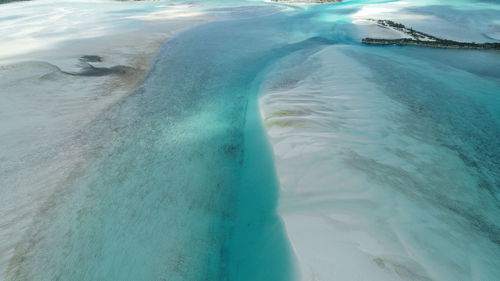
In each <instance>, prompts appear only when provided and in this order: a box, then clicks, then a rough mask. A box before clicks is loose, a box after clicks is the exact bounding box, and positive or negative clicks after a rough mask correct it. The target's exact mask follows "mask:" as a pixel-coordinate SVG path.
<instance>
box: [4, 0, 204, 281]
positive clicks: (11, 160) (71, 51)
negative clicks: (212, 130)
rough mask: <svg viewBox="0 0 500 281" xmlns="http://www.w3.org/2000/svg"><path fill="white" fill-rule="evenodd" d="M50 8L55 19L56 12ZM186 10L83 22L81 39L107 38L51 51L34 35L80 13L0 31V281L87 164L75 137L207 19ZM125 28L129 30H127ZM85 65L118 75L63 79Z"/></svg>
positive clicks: (56, 42)
mask: <svg viewBox="0 0 500 281" xmlns="http://www.w3.org/2000/svg"><path fill="white" fill-rule="evenodd" d="M30 4H31V3H30V2H24V3H14V4H9V6H8V8H9V9H11V12H12V13H20V14H22V13H25V11H29V10H27V9H29V8H30ZM34 4H38V3H34ZM106 4H107V3H105V4H103V6H104V5H106ZM134 4H136V5H141V3H134ZM134 4H126V3H118V2H115V3H114V5H115V6H116V7H112V8H117V9H119V8H120V5H128V6H126V7H124V8H127V7H129V8H130V7H131V6H133V5H134ZM5 7H7V6H5ZM137 7H140V6H137ZM2 8H4V7H2ZM105 8H106V9H109V8H108V7H105ZM33 9H34V10H35V9H37V8H33ZM46 9H48V10H50V9H52V8H51V7H46ZM53 9H54V10H55V11H54V13H57V9H59V8H57V7H54V8H53ZM188 9H189V10H188ZM193 10H196V9H194V8H192V7H190V6H188V5H181V6H170V7H154V8H153V9H151V10H146V11H145V13H142V14H139V15H137V14H134V16H140V18H134V19H130V18H129V16H128V15H127V14H125V13H124V14H123V15H119V16H115V17H114V18H113V19H111V20H109V21H108V22H105V23H104V24H103V26H95V25H94V23H93V22H92V21H91V20H89V23H85V24H82V23H80V25H82V30H84V31H85V32H87V33H88V32H92V28H97V29H101V30H103V29H106V32H104V34H101V35H99V36H97V37H90V38H85V37H86V36H84V34H83V33H81V35H82V36H79V34H78V33H79V32H82V30H77V31H76V32H75V33H74V34H71V33H66V34H63V35H62V36H60V37H53V38H52V39H51V40H52V41H51V40H50V39H49V40H48V41H49V43H50V42H53V43H52V44H46V43H45V41H47V39H45V38H43V36H40V35H43V32H44V31H45V30H49V32H50V28H49V29H45V27H49V26H50V25H51V24H52V23H53V22H55V21H64V20H71V18H72V17H73V18H77V17H79V15H80V13H83V14H85V10H84V11H82V12H80V11H66V12H67V13H66V14H65V15H64V17H63V18H61V17H55V18H54V19H53V21H50V20H48V21H42V22H40V23H39V24H38V29H36V30H34V29H33V27H32V26H29V25H26V26H24V25H23V23H22V22H19V23H17V22H16V21H12V22H9V24H6V25H4V29H6V30H4V31H5V33H3V34H6V35H7V34H9V35H10V38H9V37H8V39H7V38H0V41H3V40H6V42H9V44H8V46H4V48H3V49H2V55H1V57H0V87H1V89H2V90H1V91H0V98H2V100H3V102H2V103H1V104H0V116H1V118H0V128H1V132H0V138H1V139H2V142H1V144H0V159H2V161H1V164H0V186H2V187H3V188H2V189H1V190H0V192H1V193H0V198H1V199H0V213H2V218H0V240H1V241H4V242H8V243H2V246H1V247H0V253H1V255H0V279H2V280H3V279H4V278H5V276H6V275H5V274H6V273H7V271H8V270H9V269H8V267H9V264H12V263H13V262H15V261H14V260H13V258H14V259H15V257H13V255H14V252H15V249H16V244H17V243H18V242H19V241H20V240H21V239H22V238H23V236H22V235H21V236H20V235H19V233H23V232H25V230H26V229H27V228H29V227H30V225H31V224H32V222H33V219H36V216H37V213H38V212H40V208H41V206H42V204H44V203H43V202H45V201H47V198H49V197H50V196H52V194H53V192H55V191H56V190H57V192H61V190H60V189H58V186H60V185H61V184H63V183H64V182H67V181H68V180H71V177H73V176H74V171H75V169H77V168H78V167H81V166H82V165H85V163H86V161H87V159H86V158H88V157H89V156H91V155H92V154H94V153H96V151H94V150H95V149H96V147H97V148H98V146H99V145H97V146H96V145H95V144H92V145H91V144H89V143H88V138H87V137H84V136H83V135H82V131H85V130H86V129H85V128H86V127H87V126H88V125H89V124H90V123H91V122H93V121H94V120H95V119H96V118H99V116H100V115H101V113H102V112H104V111H105V110H106V108H108V107H110V106H111V105H113V104H115V103H116V102H118V101H120V100H121V99H123V98H124V97H126V96H127V95H128V94H130V93H131V92H132V91H133V90H134V89H135V88H136V87H137V86H138V85H139V84H140V83H141V82H142V81H143V80H144V78H145V77H146V75H147V74H148V72H149V70H150V69H151V67H152V64H153V58H154V56H155V55H156V54H157V53H158V51H159V50H160V47H161V45H162V44H163V42H165V41H166V40H168V39H169V38H171V37H173V36H174V35H175V34H177V33H179V32H181V31H183V30H186V29H188V28H190V27H193V26H195V25H197V24H199V23H201V22H206V21H208V20H210V19H209V18H208V17H206V16H204V15H203V13H201V12H199V13H193ZM97 11H99V7H97ZM35 12H36V10H35ZM184 12H185V14H183V13H184ZM26 16H29V15H26ZM47 18H49V17H47ZM96 21H97V22H99V19H96ZM128 21H130V22H132V23H135V25H134V26H133V27H132V28H128V27H127V25H128V23H127V22H128ZM86 24H88V25H90V27H89V28H90V30H89V28H88V27H86V26H85V25H86ZM16 25H17V26H19V27H16ZM76 26H78V25H76ZM16 28H18V29H20V30H17V32H18V33H19V36H17V34H16V33H15V32H16ZM7 31H8V32H10V33H7ZM68 32H70V31H69V30H68ZM7 36H8V35H7ZM37 37H40V39H38V38H37ZM25 38H31V39H30V41H31V42H30V44H32V46H33V48H31V47H30V46H26V44H27V42H26V39H25ZM7 40H8V41H7ZM42 43H43V44H44V45H42ZM85 55H95V56H99V57H101V58H102V61H101V62H98V61H96V62H85V61H83V60H81V59H80V58H81V57H82V56H85ZM89 63H90V64H91V65H92V66H93V67H96V68H99V69H103V70H107V69H114V68H116V67H117V66H120V67H121V68H122V69H124V71H121V70H120V71H118V72H116V73H112V72H110V73H109V75H94V76H79V75H68V74H67V73H79V72H81V71H82V70H84V69H85V67H88V64H89ZM120 67H119V68H118V69H120ZM105 74H106V73H105ZM11 270H12V268H11Z"/></svg>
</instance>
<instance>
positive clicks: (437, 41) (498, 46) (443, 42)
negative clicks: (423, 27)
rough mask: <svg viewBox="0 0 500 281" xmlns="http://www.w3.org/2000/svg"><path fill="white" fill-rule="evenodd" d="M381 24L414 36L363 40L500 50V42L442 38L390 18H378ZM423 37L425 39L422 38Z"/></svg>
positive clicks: (366, 40) (392, 43) (378, 42)
mask: <svg viewBox="0 0 500 281" xmlns="http://www.w3.org/2000/svg"><path fill="white" fill-rule="evenodd" d="M376 22H377V24H378V25H379V26H382V27H392V28H394V29H397V30H399V31H402V32H404V33H406V34H408V35H410V36H411V37H412V38H399V39H378V38H369V37H367V38H363V39H362V40H361V42H362V43H363V44H368V45H398V46H407V45H413V46H423V47H433V48H448V49H478V50H500V43H476V42H458V41H453V40H448V39H441V38H438V37H435V36H432V35H430V34H427V33H423V32H420V31H416V30H413V28H407V27H406V26H404V25H403V24H401V23H396V22H393V21H390V20H377V21H376ZM422 39H423V40H422Z"/></svg>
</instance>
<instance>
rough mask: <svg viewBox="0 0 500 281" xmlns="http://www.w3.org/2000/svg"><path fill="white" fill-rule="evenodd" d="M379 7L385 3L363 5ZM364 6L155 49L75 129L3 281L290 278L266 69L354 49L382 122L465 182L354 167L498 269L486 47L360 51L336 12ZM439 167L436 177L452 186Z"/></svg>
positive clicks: (243, 23) (263, 22)
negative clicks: (71, 157) (131, 86)
mask: <svg viewBox="0 0 500 281" xmlns="http://www.w3.org/2000/svg"><path fill="white" fill-rule="evenodd" d="M383 2H390V1H372V2H370V3H383ZM246 4H248V3H246ZM363 4H365V3H364V2H363V1H346V3H343V4H339V5H335V6H316V7H309V8H298V9H292V10H286V11H285V10H279V9H277V8H275V7H272V6H266V7H262V6H261V7H258V8H256V7H243V8H228V9H227V10H225V12H227V13H220V11H221V10H220V9H216V8H213V11H212V12H213V13H215V14H217V17H218V19H219V20H220V21H217V22H212V23H207V24H203V25H200V26H198V27H195V28H192V29H190V30H187V31H185V32H183V33H181V34H180V35H177V36H176V37H175V38H173V39H171V40H169V41H168V42H166V43H165V44H164V46H163V47H162V50H161V52H160V54H158V56H157V59H156V62H155V65H154V68H153V69H152V71H151V73H150V74H149V75H148V77H147V78H146V80H145V81H144V83H143V84H142V85H141V86H140V87H139V88H138V89H137V90H135V91H134V92H133V94H131V95H130V96H129V97H127V98H126V99H124V100H122V101H120V102H119V103H117V104H115V105H113V106H112V107H111V108H110V109H109V110H108V111H107V112H105V113H103V114H102V116H100V117H99V118H98V119H97V120H95V121H94V122H93V123H92V124H91V125H89V126H88V127H87V128H86V130H85V131H83V132H81V135H80V138H81V145H82V146H83V147H85V148H86V149H88V150H89V151H91V152H92V153H91V154H90V155H88V161H87V163H86V164H84V165H82V167H80V168H79V169H77V170H75V171H74V173H73V174H72V176H71V177H70V178H69V179H68V180H67V181H66V182H65V183H64V186H62V187H61V188H60V192H57V193H55V194H54V195H53V196H52V197H51V198H50V199H49V200H48V202H46V203H45V205H44V206H43V207H42V208H41V210H40V212H39V214H38V216H37V218H36V220H35V222H34V223H33V225H32V226H31V227H30V228H29V229H28V230H27V231H26V233H25V234H24V235H25V238H23V239H24V240H23V242H22V243H20V245H19V246H18V248H17V249H16V254H15V255H14V258H13V259H12V260H11V263H10V265H9V269H8V274H9V278H10V279H11V280H89V281H90V280H123V281H125V280H134V281H138V280H169V281H170V280H173V281H175V280H249V281H250V280H261V281H265V280H269V281H271V280H273V281H279V280H293V279H294V277H295V275H296V272H295V271H296V266H295V264H294V259H295V258H294V256H293V253H292V250H291V249H290V246H289V242H288V240H287V237H286V234H285V231H284V229H283V225H282V223H281V221H280V219H279V217H278V216H277V214H276V206H277V202H278V181H277V178H276V175H275V172H274V164H273V159H272V156H271V155H272V154H271V151H270V148H269V145H268V143H267V139H266V135H265V132H264V130H263V128H262V126H261V123H260V118H259V114H258V108H257V97H258V93H259V90H260V86H261V82H262V80H263V79H264V78H265V77H266V75H267V74H268V72H269V71H270V69H272V66H273V65H275V64H276V63H277V62H279V61H280V60H282V59H284V58H286V57H287V56H289V55H292V54H295V55H297V54H298V55H299V56H300V57H301V58H302V59H304V60H305V59H307V58H308V57H309V56H311V55H312V54H315V53H317V52H319V51H320V50H322V49H324V48H325V47H328V46H335V45H338V46H343V47H345V46H350V47H352V50H347V51H345V54H347V55H348V56H349V57H351V58H353V59H354V60H356V61H357V62H359V63H361V64H362V65H364V66H365V67H366V68H367V69H370V71H371V72H372V73H373V76H372V77H371V79H372V81H371V82H373V83H374V84H376V85H377V87H378V89H379V90H381V91H382V92H383V93H384V95H385V96H386V97H387V98H389V99H390V100H391V101H393V102H394V103H395V104H397V105H398V106H400V107H401V108H405V109H408V111H407V113H406V114H405V115H401V116H397V117H394V118H395V119H397V120H398V124H400V125H401V130H402V132H404V133H405V134H408V135H410V136H413V137H415V138H416V139H419V140H423V141H424V142H425V143H426V144H427V145H429V146H435V147H440V148H443V147H444V148H447V149H449V150H451V151H453V152H454V153H455V154H456V155H457V156H458V159H461V161H463V163H465V164H466V165H467V167H468V170H467V171H468V172H470V174H471V175H472V176H473V178H474V180H473V182H472V183H470V184H467V185H464V186H465V189H459V190H456V189H454V188H453V189H452V187H455V186H448V185H446V184H445V182H444V181H437V180H436V181H422V182H419V181H418V180H415V179H413V178H411V177H401V178H399V177H398V178H397V179H393V178H391V175H393V173H396V172H399V171H396V172H394V171H395V170H392V169H390V168H389V167H387V166H384V167H382V165H380V166H377V165H375V164H374V163H372V162H370V161H364V162H363V161H361V162H363V163H356V164H351V165H353V166H356V165H357V167H358V168H359V169H360V170H365V171H366V173H367V174H370V173H371V174H370V176H371V177H372V178H376V179H377V180H379V181H381V182H384V181H385V182H384V183H388V185H391V184H392V185H395V186H398V187H400V189H399V190H397V191H395V192H400V193H403V194H407V195H408V197H409V198H418V199H415V200H422V201H425V202H427V203H429V204H431V205H433V206H438V207H437V208H438V209H439V211H440V212H442V214H443V216H448V215H449V216H450V220H452V221H453V227H455V226H456V225H460V226H463V228H466V229H468V230H471V231H472V232H474V233H475V234H474V235H473V236H471V237H482V238H485V239H487V240H489V242H488V244H486V245H488V246H491V247H492V248H490V251H489V252H488V256H487V257H488V258H492V257H493V261H491V260H490V261H489V262H490V263H491V265H492V267H494V266H495V265H498V263H497V262H495V259H497V261H498V259H499V258H500V250H499V245H500V240H499V237H500V221H499V218H500V213H499V212H500V211H499V210H500V204H499V200H500V198H499V197H500V195H499V189H500V187H499V185H500V183H499V181H500V179H499V174H500V163H499V159H500V138H499V135H500V96H499V93H500V57H499V55H498V53H493V52H480V51H460V50H433V49H419V48H411V47H410V48H379V47H364V46H361V45H360V44H359V41H358V40H357V39H356V34H354V32H353V30H352V24H351V23H350V18H349V15H350V14H353V13H355V12H356V11H357V10H358V9H360V8H362V6H363ZM148 5H152V4H148ZM213 5H214V6H216V7H220V5H222V4H221V3H219V2H217V4H213ZM232 5H234V3H232ZM442 11H443V16H445V15H449V14H447V13H450V11H449V10H446V9H444V8H442ZM452 12H453V11H452ZM488 15H489V16H490V17H491V19H490V20H491V22H495V21H496V20H499V19H497V18H496V17H497V16H496V15H491V14H488ZM481 16H482V15H481V14H479V15H475V16H474V17H475V18H474V19H476V20H477V18H479V17H481ZM344 50H345V48H344ZM353 75H356V73H353ZM297 77H299V78H297V80H298V81H300V75H297ZM289 83H290V84H293V83H297V81H289ZM369 95H370V93H366V97H367V99H368V98H369ZM380 110H381V111H383V110H384V108H380ZM367 131H369V129H367ZM415 157H417V158H418V157H419V156H418V155H417V156H415ZM415 161H416V160H415ZM434 164H435V163H434ZM437 170H438V172H437V174H435V175H433V176H434V177H436V178H443V177H444V178H446V177H451V178H452V177H454V176H456V175H455V174H454V171H453V170H450V171H449V172H448V173H446V174H439V171H440V170H439V169H437ZM420 172H422V175H423V176H424V177H426V176H429V175H430V174H425V173H430V172H429V171H420ZM386 176H387V177H386ZM391 180H393V181H392V182H391ZM405 180H406V182H405ZM395 181H396V182H397V183H394V182H395ZM449 182H451V183H454V182H453V181H451V180H450V181H449ZM398 184H400V185H401V186H399V185H398ZM450 185H451V184H450ZM67 187H71V188H70V189H68V188H67ZM449 190H453V192H454V193H452V194H450V192H449ZM471 242H472V241H471ZM490 242H491V243H490ZM457 251H459V252H460V254H461V255H464V252H463V251H462V250H461V249H458V250H457ZM464 251H465V250H464ZM477 263H479V264H480V263H481V261H478V262H477ZM478 267H479V268H481V265H480V266H478ZM492 272H494V269H493V271H492ZM479 276H481V275H479ZM408 280H410V279H408ZM421 280H424V279H421ZM443 280H445V279H443ZM466 280H469V279H466ZM470 280H472V279H470ZM474 280H476V279H474ZM477 280H480V279H477Z"/></svg>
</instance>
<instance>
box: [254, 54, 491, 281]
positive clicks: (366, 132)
mask: <svg viewBox="0 0 500 281" xmlns="http://www.w3.org/2000/svg"><path fill="white" fill-rule="evenodd" d="M437 57H441V59H442V60H438V59H437ZM451 57H453V58H455V59H458V60H460V61H466V62H470V61H472V60H475V61H476V62H477V61H478V60H479V61H480V63H481V64H482V65H483V66H484V69H490V70H493V69H495V70H494V77H495V78H493V79H492V78H491V76H485V75H481V74H480V73H475V72H474V71H473V69H468V68H467V67H463V68H462V67H459V66H455V67H453V66H450V65H449V64H448V63H447V59H446V58H451ZM497 60H498V54H496V53H479V52H469V53H464V52H451V53H449V52H443V51H434V50H419V49H411V50H403V49H393V50H382V49H378V48H368V49H367V48H362V47H355V46H332V47H328V48H325V49H323V50H321V51H320V52H317V53H315V54H314V55H310V56H307V55H301V54H300V53H299V54H295V55H294V56H289V57H288V58H286V59H284V60H282V62H281V64H278V65H277V66H276V67H275V69H274V71H273V72H272V73H273V74H271V75H270V76H269V77H268V80H267V83H266V84H265V87H264V88H263V93H262V97H261V108H262V116H263V118H264V120H265V124H266V127H267V130H268V133H269V136H270V138H271V142H272V146H273V150H274V153H275V160H276V165H277V169H278V177H279V179H280V184H281V190H280V191H281V199H280V202H281V203H280V214H281V215H282V217H283V219H284V221H285V225H286V229H287V233H288V236H289V239H290V241H291V243H292V245H293V248H294V250H295V255H296V257H297V259H298V264H299V267H300V271H301V277H302V279H301V280H450V281H451V280H494V279H495V278H496V276H499V274H500V272H499V269H500V240H499V239H498V238H499V237H500V226H499V223H500V222H499V220H498V218H499V217H500V209H499V208H498V207H499V203H498V183H499V182H498V180H499V178H498V172H499V167H500V166H499V163H498V157H497V156H498V155H499V147H500V143H499V139H498V138H497V137H496V136H498V133H499V132H500V130H499V120H500V119H499V117H500V114H499V108H500V107H499V106H498V105H499V104H500V103H499V99H498V93H499V92H500V91H499V89H500V84H499V78H500V73H498V68H495V65H497V64H498V63H497Z"/></svg>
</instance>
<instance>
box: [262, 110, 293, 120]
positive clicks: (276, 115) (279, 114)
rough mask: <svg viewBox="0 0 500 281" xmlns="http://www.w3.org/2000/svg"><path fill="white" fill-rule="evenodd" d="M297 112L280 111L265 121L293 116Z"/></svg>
mask: <svg viewBox="0 0 500 281" xmlns="http://www.w3.org/2000/svg"><path fill="white" fill-rule="evenodd" d="M295 113H296V112H295V111H294V110H289V109H284V110H279V111H276V112H275V113H273V114H271V115H269V116H267V117H266V118H265V119H264V121H267V120H269V119H272V118H277V117H285V116H291V115H294V114H295Z"/></svg>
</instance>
